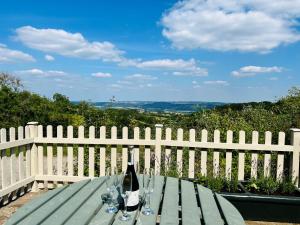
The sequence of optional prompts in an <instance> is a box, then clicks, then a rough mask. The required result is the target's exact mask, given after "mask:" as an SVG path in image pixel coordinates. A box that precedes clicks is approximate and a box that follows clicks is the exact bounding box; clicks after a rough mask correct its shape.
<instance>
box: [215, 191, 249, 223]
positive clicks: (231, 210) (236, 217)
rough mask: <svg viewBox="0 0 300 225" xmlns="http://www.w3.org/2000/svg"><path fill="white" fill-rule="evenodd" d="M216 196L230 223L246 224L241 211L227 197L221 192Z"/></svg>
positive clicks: (227, 221) (225, 217)
mask: <svg viewBox="0 0 300 225" xmlns="http://www.w3.org/2000/svg"><path fill="white" fill-rule="evenodd" d="M216 197H217V200H218V202H219V205H220V207H221V210H222V212H223V215H224V219H225V220H226V223H227V224H228V225H245V222H244V219H243V217H242V216H241V214H240V212H239V211H238V210H237V209H236V208H235V207H234V206H233V205H232V204H231V203H230V202H229V201H228V200H227V199H225V198H224V197H223V196H221V195H219V194H216Z"/></svg>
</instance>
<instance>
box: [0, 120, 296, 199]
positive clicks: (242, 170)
mask: <svg viewBox="0 0 300 225" xmlns="http://www.w3.org/2000/svg"><path fill="white" fill-rule="evenodd" d="M96 129H100V135H99V132H96ZM107 130H108V129H107V128H106V127H105V126H101V127H100V128H96V127H94V126H91V127H88V128H85V127H83V126H79V127H73V126H68V127H67V128H66V131H67V133H66V136H65V135H64V134H63V133H64V128H63V127H62V126H57V127H52V126H50V125H49V126H41V125H37V124H36V123H28V125H27V126H25V127H18V129H17V133H16V129H15V128H10V129H8V130H6V129H1V130H0V151H1V154H0V170H1V171H0V178H1V182H0V186H1V189H0V197H1V199H2V202H4V203H6V202H7V201H8V199H9V198H15V197H16V193H17V192H16V191H17V190H20V191H19V192H20V193H21V194H22V193H24V192H25V191H28V190H32V191H34V190H35V183H38V186H37V185H36V187H39V188H43V187H45V188H47V187H52V186H53V187H55V186H56V185H58V186H61V185H63V183H65V182H76V181H79V180H82V179H87V178H92V177H95V176H105V175H106V169H107V167H110V168H111V171H112V172H114V171H115V170H114V168H118V170H119V171H121V170H122V171H125V170H126V167H127V153H128V146H130V145H133V146H134V152H135V162H136V164H135V167H136V169H137V170H138V171H140V172H141V173H142V172H143V170H144V169H145V170H146V171H149V169H150V168H153V169H154V171H155V174H162V175H168V174H169V172H171V169H172V171H174V170H173V169H174V166H175V169H176V172H177V175H178V176H179V177H182V176H186V177H189V178H195V177H196V174H197V176H198V175H199V174H201V175H203V176H206V175H207V174H212V175H213V176H215V177H217V176H224V177H226V178H227V179H232V178H233V175H234V174H235V176H236V175H237V178H238V180H241V181H242V180H244V179H245V178H246V179H248V178H251V177H253V178H257V177H258V174H262V175H263V176H265V177H268V176H271V175H272V176H276V178H277V179H278V180H279V181H281V180H282V179H283V174H284V173H285V170H286V169H287V168H290V170H291V173H290V174H291V175H292V177H293V179H294V180H295V179H298V177H299V151H300V130H299V129H291V144H290V145H289V144H286V141H285V139H286V136H285V133H283V132H279V134H278V143H273V142H272V133H271V132H269V131H266V132H265V134H264V137H263V138H262V139H263V140H264V143H260V138H259V133H258V132H257V131H253V132H252V138H251V141H250V143H249V140H248V139H247V140H246V132H245V131H240V132H239V133H238V137H236V136H235V135H234V134H233V132H232V131H230V130H229V131H227V132H226V134H225V135H226V138H225V139H226V141H225V142H222V141H221V140H223V139H222V135H223V133H222V135H221V132H220V131H219V130H215V131H214V132H213V134H212V138H211V136H209V135H210V134H209V133H208V131H207V130H202V131H200V132H197V131H196V130H194V129H190V130H189V131H186V132H185V131H184V130H183V129H181V128H179V129H178V130H177V131H176V130H173V131H172V129H171V128H166V129H163V126H162V125H160V124H158V125H156V126H155V129H154V132H155V134H153V136H152V135H151V128H149V127H147V128H144V129H140V128H139V127H135V128H133V130H130V131H129V129H128V128H127V127H123V128H117V127H115V126H113V127H111V128H110V131H109V132H110V135H107ZM118 130H119V133H120V135H118ZM44 131H46V133H45V135H44ZM53 131H55V132H53ZM129 132H130V133H131V132H133V136H132V138H129ZM172 132H173V134H175V133H176V135H174V136H173V138H172ZM74 134H75V136H76V135H78V136H77V137H74ZM273 135H274V134H273ZM16 137H17V138H16ZM174 137H175V138H174ZM247 137H248V136H247ZM210 140H212V141H210ZM153 150H154V151H153ZM274 153H276V155H275V156H273V154H274ZM288 155H290V156H291V157H288V158H286V157H287V156H288ZM289 158H290V165H289V164H286V165H285V162H286V160H288V159H289ZM221 162H222V163H221ZM233 165H237V166H236V167H237V170H236V171H234V170H233V168H235V166H233ZM246 166H248V167H247V168H249V169H246ZM260 171H262V172H260ZM44 182H45V183H44ZM296 185H298V182H297V183H296Z"/></svg>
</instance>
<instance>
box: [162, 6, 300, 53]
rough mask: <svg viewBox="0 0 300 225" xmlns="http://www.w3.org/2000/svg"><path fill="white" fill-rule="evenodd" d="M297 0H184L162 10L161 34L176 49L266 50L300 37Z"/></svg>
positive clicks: (299, 10) (299, 13) (295, 40)
mask: <svg viewBox="0 0 300 225" xmlns="http://www.w3.org/2000/svg"><path fill="white" fill-rule="evenodd" d="M299 17H300V1H299V0H276V2H274V1H270V0H253V1H250V0H226V1H222V0H184V1H180V2H178V3H176V4H175V5H174V6H173V7H172V8H171V9H170V10H169V11H168V12H166V13H165V14H164V15H163V17H162V19H161V23H162V25H163V32H162V33H163V35H164V36H165V37H166V38H168V39H169V40H170V41H171V42H172V44H173V46H175V47H176V48H179V49H195V48H203V49H213V50H218V51H229V50H238V51H249V52H261V53H266V52H269V51H271V50H272V49H273V48H276V47H278V46H280V45H283V44H290V43H293V42H297V41H299V40H300V35H299V32H297V31H296V29H294V28H295V27H296V26H297V22H296V19H297V18H299Z"/></svg>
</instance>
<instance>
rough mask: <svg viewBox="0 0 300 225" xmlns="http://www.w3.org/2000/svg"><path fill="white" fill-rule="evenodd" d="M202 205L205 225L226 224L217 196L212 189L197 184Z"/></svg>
mask: <svg viewBox="0 0 300 225" xmlns="http://www.w3.org/2000/svg"><path fill="white" fill-rule="evenodd" d="M197 189H198V193H199V200H200V207H201V209H202V215H203V220H204V224H205V225H224V221H223V219H222V217H221V215H220V212H219V209H218V206H217V204H216V202H215V198H214V196H213V193H212V191H211V190H210V189H208V188H205V187H203V186H201V185H197Z"/></svg>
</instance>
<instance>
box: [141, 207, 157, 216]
mask: <svg viewBox="0 0 300 225" xmlns="http://www.w3.org/2000/svg"><path fill="white" fill-rule="evenodd" d="M142 213H143V214H144V215H145V216H149V215H152V214H154V212H153V210H152V209H151V208H145V209H144V210H143V211H142Z"/></svg>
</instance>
